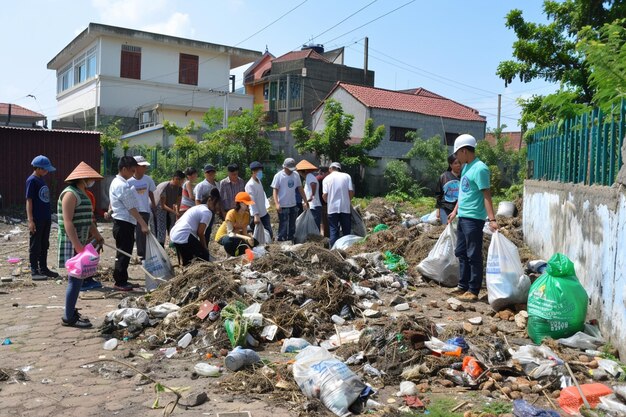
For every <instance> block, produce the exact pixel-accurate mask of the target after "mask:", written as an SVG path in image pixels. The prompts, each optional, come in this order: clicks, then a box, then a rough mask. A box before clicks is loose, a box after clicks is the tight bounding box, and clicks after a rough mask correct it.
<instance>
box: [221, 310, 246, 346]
mask: <svg viewBox="0 0 626 417" xmlns="http://www.w3.org/2000/svg"><path fill="white" fill-rule="evenodd" d="M245 308H246V305H245V304H244V303H242V302H241V301H235V302H234V303H230V304H228V305H227V306H226V307H224V309H222V312H221V316H222V318H223V319H224V329H226V334H227V335H228V340H230V344H231V345H232V347H237V346H245V343H246V333H248V320H247V319H246V318H245V317H243V310H244V309H245Z"/></svg>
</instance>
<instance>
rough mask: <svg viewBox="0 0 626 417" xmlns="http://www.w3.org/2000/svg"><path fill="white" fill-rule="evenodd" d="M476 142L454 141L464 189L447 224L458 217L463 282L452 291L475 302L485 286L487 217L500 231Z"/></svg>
mask: <svg viewBox="0 0 626 417" xmlns="http://www.w3.org/2000/svg"><path fill="white" fill-rule="evenodd" d="M475 151H476V139H475V138H474V137H473V136H472V135H468V134H463V135H460V136H459V137H458V138H456V140H455V141H454V154H455V155H456V157H457V159H458V160H459V162H460V163H461V164H463V165H464V166H463V171H462V172H461V186H460V190H459V199H458V201H457V204H456V207H455V208H454V210H453V211H452V213H450V216H448V223H450V222H451V221H452V220H454V218H455V217H457V216H458V218H459V223H458V227H457V244H456V249H455V251H454V254H455V255H456V256H457V258H459V263H460V269H461V271H460V279H459V284H458V287H457V288H456V290H454V291H453V294H454V295H457V296H458V297H457V298H459V299H460V300H465V301H475V300H477V299H478V293H479V292H480V288H481V287H482V284H483V228H484V226H485V218H487V219H488V220H489V227H490V228H491V229H492V230H497V229H498V223H496V216H495V214H494V211H493V203H492V202H491V191H490V190H489V187H490V174H489V168H488V167H487V165H485V163H484V162H482V161H481V160H480V159H478V158H477V157H476V154H475Z"/></svg>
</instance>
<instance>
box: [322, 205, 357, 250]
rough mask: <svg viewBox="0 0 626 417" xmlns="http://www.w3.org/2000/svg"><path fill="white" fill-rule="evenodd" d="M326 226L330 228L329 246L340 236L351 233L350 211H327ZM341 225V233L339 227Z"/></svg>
mask: <svg viewBox="0 0 626 417" xmlns="http://www.w3.org/2000/svg"><path fill="white" fill-rule="evenodd" d="M328 226H329V228H330V242H329V244H330V247H331V248H332V247H333V245H334V244H335V242H336V241H337V240H338V239H339V238H340V237H341V236H342V234H343V236H346V235H349V234H350V233H352V215H351V214H350V213H332V214H331V213H329V214H328ZM340 226H341V234H340V233H339V227H340Z"/></svg>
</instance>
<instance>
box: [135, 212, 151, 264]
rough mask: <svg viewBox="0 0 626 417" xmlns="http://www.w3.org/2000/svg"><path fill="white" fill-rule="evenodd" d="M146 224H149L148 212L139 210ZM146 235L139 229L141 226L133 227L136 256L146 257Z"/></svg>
mask: <svg viewBox="0 0 626 417" xmlns="http://www.w3.org/2000/svg"><path fill="white" fill-rule="evenodd" d="M139 214H141V217H143V220H144V221H145V222H146V224H150V213H143V212H139ZM146 237H147V236H146V235H145V233H144V232H142V231H141V227H137V228H135V242H136V243H137V256H139V257H140V258H141V259H145V258H146Z"/></svg>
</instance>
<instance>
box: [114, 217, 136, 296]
mask: <svg viewBox="0 0 626 417" xmlns="http://www.w3.org/2000/svg"><path fill="white" fill-rule="evenodd" d="M113 238H114V239H115V247H116V248H118V249H121V250H123V251H124V252H126V253H129V254H130V253H132V251H133V245H134V244H135V225H134V224H132V223H129V222H125V221H122V220H115V221H114V222H113ZM129 263H130V258H129V257H128V256H126V255H122V254H121V253H119V252H117V253H116V257H115V267H114V268H113V279H114V280H115V285H125V284H127V283H128V264H129Z"/></svg>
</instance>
